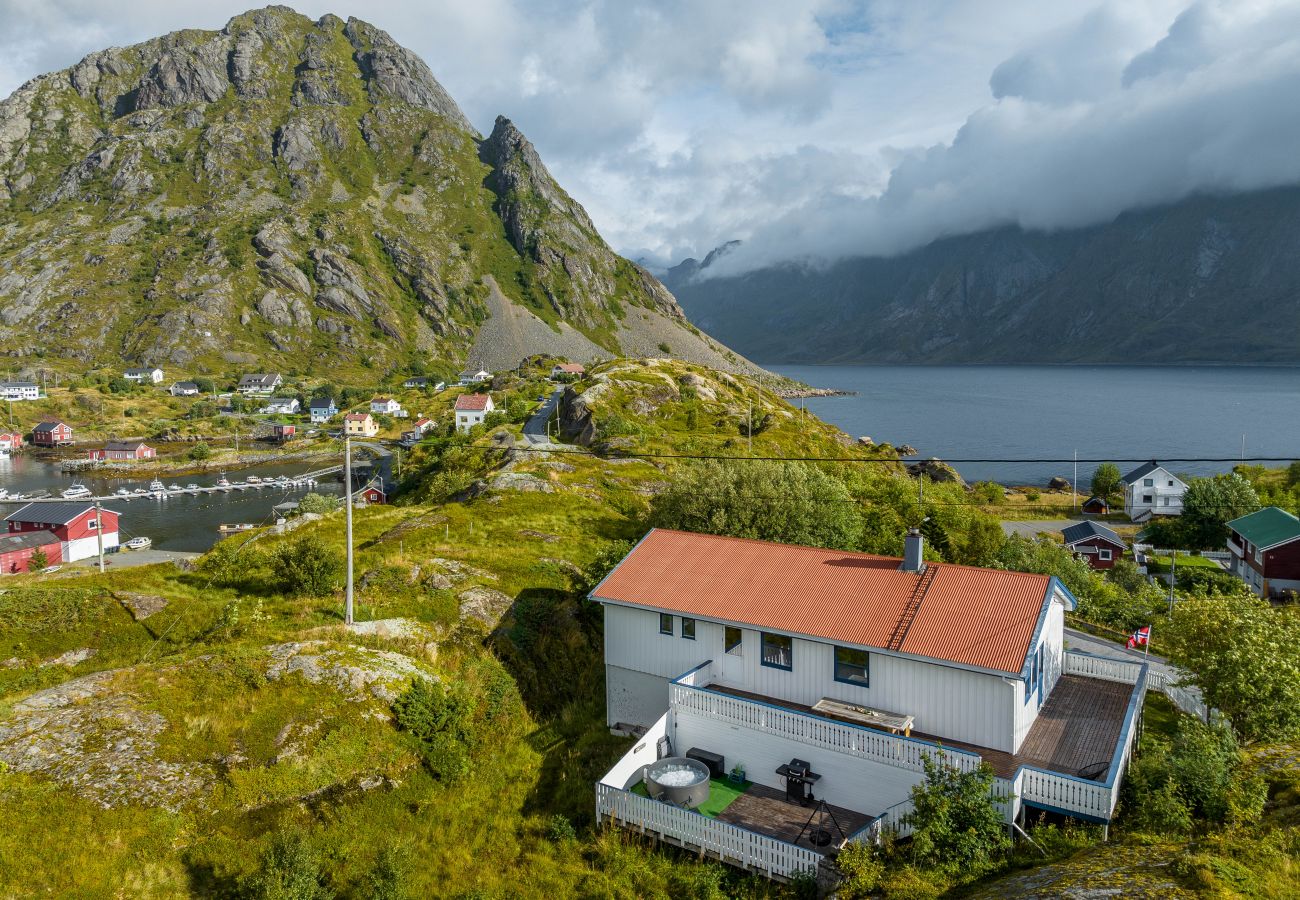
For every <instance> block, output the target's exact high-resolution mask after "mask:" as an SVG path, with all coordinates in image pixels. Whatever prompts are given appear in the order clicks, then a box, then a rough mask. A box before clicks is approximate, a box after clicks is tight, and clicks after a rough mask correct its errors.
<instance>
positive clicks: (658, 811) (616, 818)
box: [596, 784, 822, 878]
mask: <svg viewBox="0 0 1300 900" xmlns="http://www.w3.org/2000/svg"><path fill="white" fill-rule="evenodd" d="M596 820H597V822H611V823H613V824H615V825H619V826H622V827H623V828H628V829H631V830H633V831H637V832H640V833H641V834H653V835H655V836H656V837H659V838H661V839H662V838H667V839H669V840H670V842H671V843H675V844H677V845H679V846H681V847H682V848H683V849H686V850H693V851H696V852H698V853H700V854H701V855H706V856H711V857H713V858H714V859H717V860H720V861H722V862H725V863H730V864H731V865H735V866H740V867H741V868H746V869H753V870H757V871H759V872H763V873H764V874H766V875H767V876H768V877H777V878H791V877H793V876H795V875H798V874H800V873H804V872H816V871H817V865H818V863H820V862H821V859H822V856H821V854H820V853H818V852H816V851H815V850H809V849H806V848H804V847H798V846H796V845H794V844H790V843H787V842H785V841H782V840H778V839H777V838H773V837H768V836H767V835H764V834H759V833H758V832H756V831H749V830H747V829H744V828H740V827H738V826H736V825H731V824H729V823H727V822H719V821H718V820H717V819H710V818H708V817H707V816H703V815H700V814H699V813H697V812H695V811H693V810H689V809H682V808H680V807H677V806H673V805H671V804H668V803H660V802H659V801H657V800H651V799H650V798H649V797H642V796H640V795H639V794H634V793H632V792H631V791H625V790H621V789H619V788H616V787H613V786H612V785H608V784H597V785H596Z"/></svg>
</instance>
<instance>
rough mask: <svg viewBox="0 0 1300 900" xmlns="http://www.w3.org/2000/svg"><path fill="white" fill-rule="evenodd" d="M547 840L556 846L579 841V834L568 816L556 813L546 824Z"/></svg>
mask: <svg viewBox="0 0 1300 900" xmlns="http://www.w3.org/2000/svg"><path fill="white" fill-rule="evenodd" d="M546 839H547V840H548V841H550V842H551V843H554V844H565V843H570V842H572V841H576V840H577V839H578V832H577V831H576V830H574V827H573V823H572V822H570V821H569V818H568V816H563V815H561V814H560V813H556V814H555V815H553V816H551V819H550V821H549V822H547V823H546Z"/></svg>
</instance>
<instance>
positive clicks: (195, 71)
mask: <svg viewBox="0 0 1300 900" xmlns="http://www.w3.org/2000/svg"><path fill="white" fill-rule="evenodd" d="M225 44H226V42H225V41H224V40H222V41H207V42H204V43H201V44H199V45H198V46H189V45H183V44H180V43H179V41H178V42H177V45H176V46H174V47H172V48H171V49H169V50H167V51H166V52H164V53H163V55H162V57H161V58H160V59H159V60H158V62H156V63H155V64H154V66H153V68H152V69H151V70H150V71H149V74H148V75H147V76H146V77H145V80H144V83H143V84H142V85H140V93H139V95H138V96H137V98H136V109H152V108H154V107H159V106H163V107H167V106H181V105H182V104H186V103H212V102H214V101H216V100H220V99H221V98H222V97H223V96H224V95H225V93H226V89H227V88H228V87H229V86H230V82H229V80H228V79H227V76H226V58H227V47H226V46H225Z"/></svg>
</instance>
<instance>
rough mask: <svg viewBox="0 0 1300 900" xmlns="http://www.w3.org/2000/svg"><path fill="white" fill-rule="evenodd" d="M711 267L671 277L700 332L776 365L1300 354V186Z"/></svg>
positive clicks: (690, 264)
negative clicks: (723, 269)
mask: <svg viewBox="0 0 1300 900" xmlns="http://www.w3.org/2000/svg"><path fill="white" fill-rule="evenodd" d="M719 249H723V248H719ZM715 253H717V251H715ZM710 257H713V259H716V256H714V254H710ZM711 262H712V260H710V259H706V260H705V262H704V263H702V264H696V263H695V262H694V261H693V260H688V261H687V262H686V263H683V264H681V265H679V266H676V267H674V268H673V269H671V270H670V271H669V272H668V273H667V274H666V275H665V283H666V284H667V285H668V286H669V288H670V289H671V290H672V291H673V293H674V294H675V295H676V296H677V298H678V300H679V301H680V302H681V304H682V306H683V308H684V309H685V310H686V312H687V314H688V315H690V317H691V319H692V320H693V321H694V322H696V323H697V324H699V325H700V327H702V328H704V329H705V330H707V331H708V332H710V333H711V334H713V335H715V336H716V337H717V338H718V339H719V340H721V341H724V342H726V343H727V344H729V345H730V346H732V347H735V348H737V349H738V350H740V351H741V352H743V353H745V354H746V355H748V356H750V357H751V358H753V359H758V360H762V361H763V362H766V363H777V362H787V363H831V362H839V363H868V362H882V363H1114V364H1147V363H1231V364H1252V363H1274V364H1294V363H1295V361H1296V335H1298V334H1300V188H1286V189H1277V190H1270V191H1260V192H1255V193H1249V194H1241V195H1236V196H1227V197H1193V198H1190V199H1187V200H1184V201H1182V202H1179V203H1176V204H1172V205H1170V206H1165V207H1161V208H1157V209H1150V210H1145V211H1140V212H1130V213H1125V214H1123V215H1121V216H1119V217H1118V218H1117V219H1115V220H1114V221H1113V222H1110V223H1108V224H1105V225H1100V226H1096V227H1092V228H1083V229H1075V230H1069V231H1059V232H1053V233H1042V232H1030V231H1024V230H1021V229H1016V228H1003V229H998V230H995V231H986V232H981V233H977V234H971V235H965V236H961V237H952V238H946V239H943V240H939V241H935V242H934V243H932V244H930V245H928V246H925V247H922V248H920V249H918V250H914V251H912V252H910V253H906V254H903V255H901V256H897V257H892V258H857V259H847V260H842V261H839V262H836V263H834V264H831V265H829V266H826V267H821V268H815V267H808V266H800V265H782V266H776V267H772V268H766V269H761V270H757V271H751V272H748V273H746V274H743V275H740V276H736V277H724V276H718V277H710V273H709V271H708V269H709V267H710V265H711Z"/></svg>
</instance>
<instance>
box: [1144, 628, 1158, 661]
mask: <svg viewBox="0 0 1300 900" xmlns="http://www.w3.org/2000/svg"><path fill="white" fill-rule="evenodd" d="M1155 633H1156V626H1155V625H1148V626H1147V640H1146V643H1145V644H1143V645H1142V655H1143V656H1150V655H1151V635H1153V634H1155Z"/></svg>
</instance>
